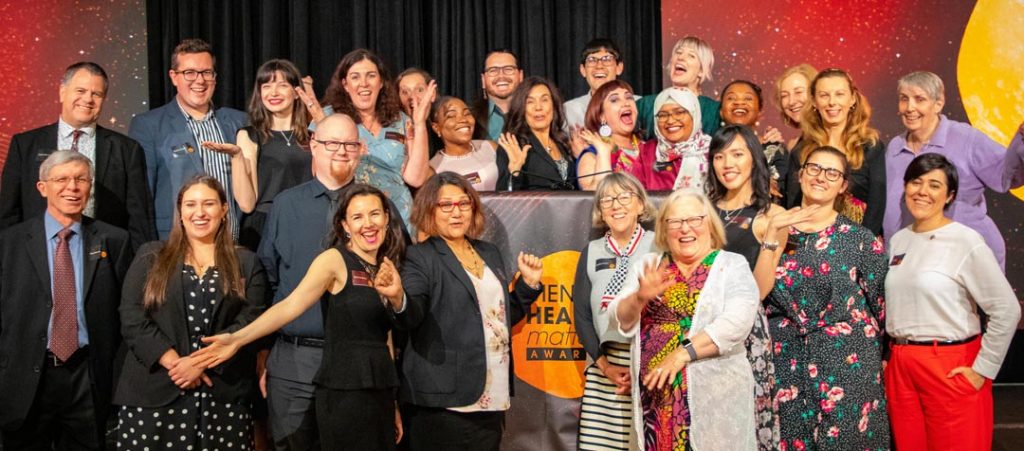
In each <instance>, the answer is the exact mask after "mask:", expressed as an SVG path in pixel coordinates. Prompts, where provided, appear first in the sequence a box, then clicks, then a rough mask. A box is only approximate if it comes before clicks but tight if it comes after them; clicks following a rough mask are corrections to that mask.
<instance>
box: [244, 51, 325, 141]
mask: <svg viewBox="0 0 1024 451" xmlns="http://www.w3.org/2000/svg"><path fill="white" fill-rule="evenodd" d="M278 73H280V74H281V76H282V77H284V81H286V82H288V84H289V85H292V88H301V87H302V76H301V75H300V74H299V69H298V68H297V67H295V64H292V62H291V61H288V60H285V59H272V60H270V61H267V62H265V63H263V65H262V66H260V68H259V69H258V70H257V71H256V83H255V84H254V86H253V88H252V97H250V98H249V109H248V113H249V122H250V123H251V124H252V128H254V129H255V130H256V132H257V133H259V136H260V142H266V141H267V140H269V139H270V135H271V130H270V123H271V118H272V117H273V114H271V113H270V110H268V109H267V106H266V105H264V104H263V96H262V95H260V86H263V84H265V83H270V82H271V81H273V80H274V77H275V76H276V75H277V74H278ZM292 94H293V95H294V93H292ZM309 120H310V116H309V110H307V109H306V105H304V104H303V103H302V101H301V100H300V99H298V98H296V99H295V101H294V102H292V124H291V129H292V133H293V134H294V136H295V141H296V142H298V143H299V144H307V143H309Z"/></svg>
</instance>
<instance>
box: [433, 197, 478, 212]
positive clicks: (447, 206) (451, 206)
mask: <svg viewBox="0 0 1024 451" xmlns="http://www.w3.org/2000/svg"><path fill="white" fill-rule="evenodd" d="M456 206H458V207H459V210H461V211H469V210H472V209H473V201H471V200H469V199H464V200H460V201H458V202H452V201H448V200H443V201H441V202H438V203H437V208H440V209H441V211H443V212H445V213H451V212H452V211H454V210H455V207H456Z"/></svg>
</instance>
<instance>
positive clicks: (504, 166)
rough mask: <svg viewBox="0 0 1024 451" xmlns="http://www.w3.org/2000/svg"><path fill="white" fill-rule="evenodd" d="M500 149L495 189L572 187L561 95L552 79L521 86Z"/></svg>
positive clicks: (572, 163) (572, 165) (511, 105)
mask: <svg viewBox="0 0 1024 451" xmlns="http://www.w3.org/2000/svg"><path fill="white" fill-rule="evenodd" d="M498 145H499V146H500V147H499V148H498V153H497V158H496V160H497V165H498V186H497V189H498V190H502V191H505V190H508V191H512V190H516V191H520V190H574V189H576V161H575V159H574V158H573V156H572V152H571V151H570V149H569V138H568V136H566V134H565V109H564V108H563V106H562V95H561V94H559V92H558V88H556V87H555V85H554V84H552V83H551V82H550V81H547V80H545V79H543V78H540V77H530V78H527V79H526V80H523V82H522V83H520V84H519V86H518V87H517V88H516V90H515V91H514V92H513V93H512V100H511V102H510V103H509V107H508V114H507V115H506V116H505V129H504V130H503V131H502V133H501V136H500V137H498Z"/></svg>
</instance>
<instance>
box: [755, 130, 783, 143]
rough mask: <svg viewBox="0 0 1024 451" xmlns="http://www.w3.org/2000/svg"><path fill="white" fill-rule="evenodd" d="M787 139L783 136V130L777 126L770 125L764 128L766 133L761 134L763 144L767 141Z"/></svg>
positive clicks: (781, 141) (777, 141) (776, 141)
mask: <svg viewBox="0 0 1024 451" xmlns="http://www.w3.org/2000/svg"><path fill="white" fill-rule="evenodd" d="M784 142H786V141H785V139H784V138H783V137H782V132H781V131H779V129H777V128H775V127H771V126H769V127H768V128H765V129H764V134H763V135H761V144H766V143H784Z"/></svg>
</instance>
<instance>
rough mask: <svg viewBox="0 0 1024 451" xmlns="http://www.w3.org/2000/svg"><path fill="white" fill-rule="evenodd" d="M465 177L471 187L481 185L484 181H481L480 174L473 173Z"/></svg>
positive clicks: (464, 175)
mask: <svg viewBox="0 0 1024 451" xmlns="http://www.w3.org/2000/svg"><path fill="white" fill-rule="evenodd" d="M462 176H463V177H465V178H466V180H467V181H468V182H469V184H470V185H479V184H480V182H483V180H481V179H480V173H479V172H471V173H469V174H462Z"/></svg>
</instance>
